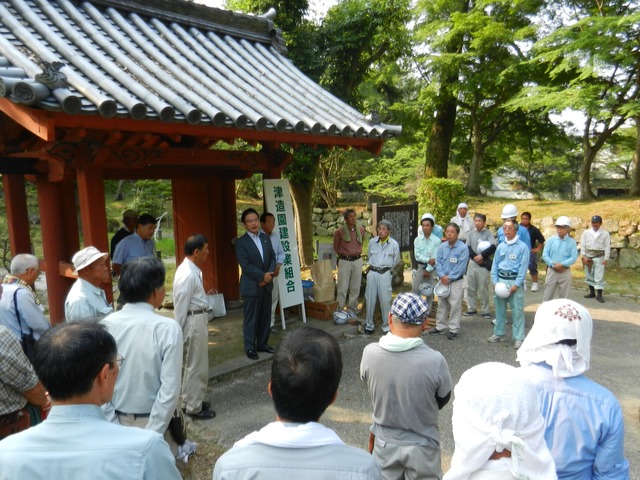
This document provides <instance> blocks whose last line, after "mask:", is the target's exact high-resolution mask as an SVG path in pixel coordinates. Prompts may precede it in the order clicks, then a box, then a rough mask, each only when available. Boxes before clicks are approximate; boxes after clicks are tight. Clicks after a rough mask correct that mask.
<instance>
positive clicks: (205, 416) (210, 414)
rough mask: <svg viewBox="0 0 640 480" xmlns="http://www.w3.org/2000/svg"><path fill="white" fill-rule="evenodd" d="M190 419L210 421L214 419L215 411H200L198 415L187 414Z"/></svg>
mask: <svg viewBox="0 0 640 480" xmlns="http://www.w3.org/2000/svg"><path fill="white" fill-rule="evenodd" d="M189 416H190V417H191V418H193V419H194V420H211V419H212V418H215V416H216V412H215V410H204V409H203V410H200V411H199V412H198V413H191V414H189Z"/></svg>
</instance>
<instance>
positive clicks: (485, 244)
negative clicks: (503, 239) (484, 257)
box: [478, 240, 491, 253]
mask: <svg viewBox="0 0 640 480" xmlns="http://www.w3.org/2000/svg"><path fill="white" fill-rule="evenodd" d="M490 246H491V242H489V241H487V240H482V241H481V242H478V253H482V252H484V251H485V250H486V249H487V248H489V247H490Z"/></svg>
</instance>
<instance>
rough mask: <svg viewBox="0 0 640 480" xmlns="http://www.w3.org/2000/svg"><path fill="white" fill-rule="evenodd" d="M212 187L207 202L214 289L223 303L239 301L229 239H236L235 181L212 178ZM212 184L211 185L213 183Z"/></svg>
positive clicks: (236, 269)
mask: <svg viewBox="0 0 640 480" xmlns="http://www.w3.org/2000/svg"><path fill="white" fill-rule="evenodd" d="M213 180H214V182H215V187H214V188H213V193H214V194H215V197H214V195H212V197H211V201H212V202H213V205H218V208H214V209H213V214H214V217H213V224H214V225H215V226H216V237H218V239H217V242H216V257H217V267H218V285H219V287H218V290H220V291H221V292H222V293H224V298H225V299H226V300H239V299H240V274H239V267H238V260H237V258H236V250H235V247H234V246H233V243H231V242H232V240H233V239H235V238H236V237H237V236H238V212H237V211H236V182H235V179H233V178H224V177H218V178H215V179H213ZM214 182H212V184H214Z"/></svg>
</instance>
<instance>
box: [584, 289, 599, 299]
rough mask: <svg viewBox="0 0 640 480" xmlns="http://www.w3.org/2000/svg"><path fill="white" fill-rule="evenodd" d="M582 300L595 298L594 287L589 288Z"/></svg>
mask: <svg viewBox="0 0 640 480" xmlns="http://www.w3.org/2000/svg"><path fill="white" fill-rule="evenodd" d="M584 298H596V289H595V288H594V287H589V293H587V294H586V295H585V296H584Z"/></svg>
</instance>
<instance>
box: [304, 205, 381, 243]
mask: <svg viewBox="0 0 640 480" xmlns="http://www.w3.org/2000/svg"><path fill="white" fill-rule="evenodd" d="M343 211H344V210H343V209H341V210H337V209H335V208H314V209H313V217H312V222H313V235H314V236H318V237H333V233H334V232H335V231H336V230H337V229H338V228H340V227H342V225H343V224H344V217H343V216H342V212H343ZM356 217H357V221H358V224H359V225H362V226H363V227H365V228H366V229H367V230H369V231H370V228H369V227H370V226H371V212H370V211H368V210H363V211H360V212H356Z"/></svg>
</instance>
